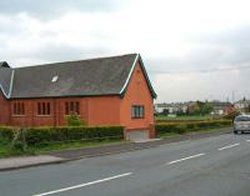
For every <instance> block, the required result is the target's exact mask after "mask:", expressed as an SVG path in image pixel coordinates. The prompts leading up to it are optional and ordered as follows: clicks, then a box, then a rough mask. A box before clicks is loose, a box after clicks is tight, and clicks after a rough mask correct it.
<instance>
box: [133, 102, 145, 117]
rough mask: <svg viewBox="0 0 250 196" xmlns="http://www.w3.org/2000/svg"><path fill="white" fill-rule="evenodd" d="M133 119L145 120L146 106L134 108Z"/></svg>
mask: <svg viewBox="0 0 250 196" xmlns="http://www.w3.org/2000/svg"><path fill="white" fill-rule="evenodd" d="M132 118H144V106H143V105H134V106H132Z"/></svg>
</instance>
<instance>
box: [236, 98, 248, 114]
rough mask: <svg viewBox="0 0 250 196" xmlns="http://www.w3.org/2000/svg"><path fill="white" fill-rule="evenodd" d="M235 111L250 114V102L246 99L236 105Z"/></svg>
mask: <svg viewBox="0 0 250 196" xmlns="http://www.w3.org/2000/svg"><path fill="white" fill-rule="evenodd" d="M234 107H235V109H236V110H237V111H238V112H239V113H242V114H249V113H250V100H246V99H245V98H244V99H242V100H239V101H237V102H235V103H234Z"/></svg>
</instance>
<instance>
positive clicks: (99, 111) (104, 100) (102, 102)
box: [88, 96, 122, 125]
mask: <svg viewBox="0 0 250 196" xmlns="http://www.w3.org/2000/svg"><path fill="white" fill-rule="evenodd" d="M121 101H122V100H121V98H120V96H106V97H92V98H88V111H89V113H88V122H89V124H90V125H120V105H121Z"/></svg>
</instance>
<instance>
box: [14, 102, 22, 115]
mask: <svg viewBox="0 0 250 196" xmlns="http://www.w3.org/2000/svg"><path fill="white" fill-rule="evenodd" d="M12 116H25V104H24V102H23V101H14V103H13V106H12Z"/></svg>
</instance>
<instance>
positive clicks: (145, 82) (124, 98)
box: [0, 54, 156, 137]
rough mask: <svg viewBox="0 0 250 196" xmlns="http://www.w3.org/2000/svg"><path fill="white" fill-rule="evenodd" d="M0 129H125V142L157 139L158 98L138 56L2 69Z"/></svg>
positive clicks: (0, 78)
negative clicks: (138, 136)
mask: <svg viewBox="0 0 250 196" xmlns="http://www.w3.org/2000/svg"><path fill="white" fill-rule="evenodd" d="M0 87H1V94H0V124H1V125H11V126H63V125H66V124H67V122H66V120H65V117H66V116H67V115H69V114H71V113H74V114H78V115H79V117H80V118H81V119H83V120H84V121H85V122H87V124H88V125H123V126H125V127H126V132H125V133H126V136H127V137H129V136H130V134H131V133H135V132H138V131H139V132H140V133H142V132H143V133H144V134H146V135H147V136H149V137H154V116H153V113H154V106H153V99H154V98H156V93H155V91H154V89H153V88H152V86H151V83H150V80H149V77H148V75H147V72H146V70H145V67H144V65H143V62H142V59H141V57H140V55H139V54H128V55H123V56H115V57H106V58H96V59H89V60H82V61H72V62H61V63H54V64H46V65H38V66H30V67H22V68H12V67H11V66H9V65H8V63H7V62H1V63H0Z"/></svg>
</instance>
